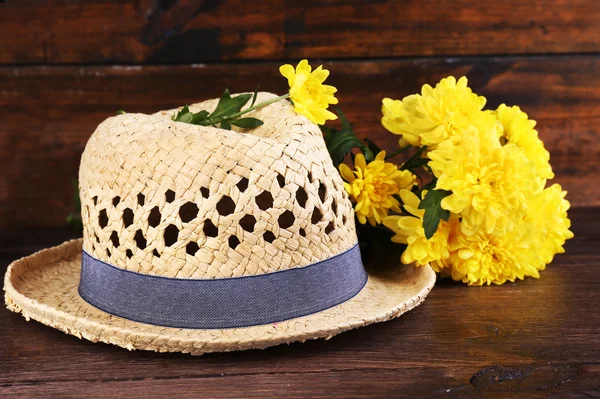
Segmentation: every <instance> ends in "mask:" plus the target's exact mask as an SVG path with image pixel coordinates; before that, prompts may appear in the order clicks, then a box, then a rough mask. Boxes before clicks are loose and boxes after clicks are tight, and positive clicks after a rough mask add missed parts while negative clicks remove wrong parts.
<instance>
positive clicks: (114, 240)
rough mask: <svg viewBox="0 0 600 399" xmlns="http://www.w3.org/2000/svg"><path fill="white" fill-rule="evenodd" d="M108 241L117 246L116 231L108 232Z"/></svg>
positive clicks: (117, 236) (117, 237)
mask: <svg viewBox="0 0 600 399" xmlns="http://www.w3.org/2000/svg"><path fill="white" fill-rule="evenodd" d="M110 241H111V242H112V245H113V247H115V248H118V247H119V245H120V243H119V235H118V234H117V232H116V231H113V232H112V233H111V234H110Z"/></svg>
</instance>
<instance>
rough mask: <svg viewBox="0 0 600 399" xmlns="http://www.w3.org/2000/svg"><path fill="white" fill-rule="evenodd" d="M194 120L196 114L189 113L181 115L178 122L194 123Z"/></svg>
mask: <svg viewBox="0 0 600 399" xmlns="http://www.w3.org/2000/svg"><path fill="white" fill-rule="evenodd" d="M193 119H194V114H193V113H191V112H188V113H187V114H183V115H181V117H180V118H179V120H178V122H184V123H192V120H193Z"/></svg>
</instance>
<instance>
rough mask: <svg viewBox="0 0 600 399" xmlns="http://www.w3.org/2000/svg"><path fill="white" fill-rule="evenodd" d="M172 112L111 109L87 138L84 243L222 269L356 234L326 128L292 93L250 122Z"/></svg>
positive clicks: (143, 268)
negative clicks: (239, 124)
mask: <svg viewBox="0 0 600 399" xmlns="http://www.w3.org/2000/svg"><path fill="white" fill-rule="evenodd" d="M273 97H275V96H274V95H273V94H269V93H260V94H259V96H258V99H257V101H259V102H260V101H265V100H268V99H270V98H273ZM215 106H216V101H215V100H211V101H207V102H204V103H201V104H196V105H193V106H192V107H190V109H191V110H193V111H196V112H197V111H199V110H201V109H209V110H212V109H214V107H215ZM174 112H175V110H171V111H164V112H159V113H157V114H154V115H143V114H125V115H120V116H116V117H112V118H108V119H107V120H106V121H104V122H103V123H102V124H100V126H98V128H97V129H96V132H95V133H94V134H93V135H92V137H91V138H90V140H89V141H88V144H87V146H86V148H85V151H84V153H83V156H82V159H81V167H80V173H79V181H80V196H81V202H82V217H83V220H84V226H85V228H84V249H85V251H86V252H88V253H89V254H91V255H92V256H94V257H95V258H97V259H100V260H103V261H105V262H108V263H110V264H112V265H115V266H117V267H120V268H123V269H127V270H131V271H135V272H139V273H145V274H154V275H161V276H166V277H178V278H225V277H239V276H247V275H255V274H262V273H269V272H274V271H277V270H283V269H288V268H291V267H301V266H306V265H308V264H311V263H314V262H317V261H319V260H323V259H326V258H329V257H331V256H333V255H336V254H338V253H340V252H343V251H345V250H347V249H349V248H351V247H352V246H353V245H354V244H356V232H355V227H354V213H353V209H352V205H351V203H350V201H349V199H348V196H347V194H346V192H345V191H344V189H343V182H342V180H341V177H340V175H339V173H338V172H337V171H336V170H335V168H334V167H333V164H332V162H331V159H330V158H329V154H328V152H327V149H326V147H325V143H324V141H323V138H322V134H321V132H320V130H319V128H318V127H317V126H316V125H314V124H313V123H310V122H309V121H308V120H307V119H306V118H305V117H303V116H300V115H297V114H296V113H295V112H294V111H293V107H292V106H291V104H289V103H288V102H287V101H280V102H277V103H275V104H271V105H269V106H267V107H264V108H261V109H259V110H257V111H254V112H251V113H249V114H248V115H249V116H253V117H256V118H259V119H261V120H263V121H264V122H265V123H264V125H263V126H260V127H258V128H257V129H253V130H250V131H249V132H248V133H241V132H239V131H227V130H222V129H218V128H214V127H211V126H209V127H202V126H195V125H190V124H187V123H182V122H173V121H171V115H172V114H173V113H174Z"/></svg>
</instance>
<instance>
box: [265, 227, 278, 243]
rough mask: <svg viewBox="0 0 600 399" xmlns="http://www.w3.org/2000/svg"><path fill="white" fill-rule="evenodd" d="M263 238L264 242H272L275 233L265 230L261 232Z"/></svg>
mask: <svg viewBox="0 0 600 399" xmlns="http://www.w3.org/2000/svg"><path fill="white" fill-rule="evenodd" d="M263 238H264V240H265V241H266V242H268V243H272V242H273V241H275V234H273V232H272V231H268V230H267V231H265V234H263Z"/></svg>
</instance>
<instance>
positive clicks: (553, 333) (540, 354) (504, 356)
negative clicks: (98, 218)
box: [0, 208, 600, 398]
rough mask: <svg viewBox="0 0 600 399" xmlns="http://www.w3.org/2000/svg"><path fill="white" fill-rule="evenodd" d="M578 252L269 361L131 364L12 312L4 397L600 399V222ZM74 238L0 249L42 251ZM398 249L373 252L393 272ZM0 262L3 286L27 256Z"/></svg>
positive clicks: (2, 330) (447, 292)
mask: <svg viewBox="0 0 600 399" xmlns="http://www.w3.org/2000/svg"><path fill="white" fill-rule="evenodd" d="M572 219H573V226H574V227H573V229H574V232H575V238H574V239H573V240H571V241H569V242H568V243H567V251H566V253H565V254H564V255H560V256H557V257H556V259H555V261H554V262H553V263H552V264H551V265H550V266H549V267H548V269H547V270H546V271H544V272H542V274H541V278H540V279H538V280H536V279H527V280H524V281H519V282H517V283H512V284H505V285H503V286H492V287H480V288H468V287H466V286H464V285H462V284H459V283H453V282H449V281H441V282H438V283H437V285H436V287H435V288H434V289H433V291H432V292H431V293H430V294H429V296H428V298H427V300H426V301H425V302H424V303H423V304H422V305H421V306H420V307H418V308H417V309H416V310H414V311H412V312H410V313H408V314H406V315H403V316H402V317H401V318H400V319H398V320H394V321H390V322H386V323H380V324H375V325H373V326H369V327H365V328H360V329H357V330H353V331H349V332H346V333H343V334H341V335H339V336H336V337H334V338H332V339H331V340H328V341H325V340H317V341H308V342H306V343H303V344H292V345H283V346H278V347H273V348H269V349H267V350H264V351H260V350H253V351H245V352H234V353H223V354H209V355H204V356H201V357H192V356H189V355H182V354H155V353H151V352H128V351H126V350H124V349H121V348H118V347H115V346H111V345H106V344H93V343H91V342H88V341H85V340H79V339H77V338H75V337H73V336H68V335H65V334H63V333H61V332H59V331H57V330H54V329H51V328H49V327H46V326H43V325H41V324H39V323H37V322H33V321H32V322H25V320H24V319H23V318H22V317H21V316H20V315H17V314H14V313H11V312H9V311H8V310H6V309H5V308H4V307H0V336H2V337H3V339H2V341H1V342H0V396H1V397H23V398H29V397H46V396H52V397H89V396H91V397H99V398H101V397H120V396H122V395H125V394H126V395H128V397H137V396H142V395H143V396H144V397H149V398H155V397H156V398H159V397H164V396H165V395H167V394H168V395H170V396H173V397H178V398H179V397H182V398H183V397H197V396H199V395H202V396H204V397H220V398H233V397H240V396H243V397H248V398H255V397H256V398H258V397H261V398H264V397H282V396H285V397H290V398H296V397H323V398H324V397H332V396H335V397H425V396H442V395H450V397H482V396H485V397H507V396H511V397H513V396H514V395H516V396H517V397H528V398H537V397H540V398H541V397H547V395H549V394H553V395H554V396H556V395H558V396H569V395H570V396H577V395H584V394H585V395H587V396H589V397H595V396H597V395H599V394H600V390H599V387H600V364H599V363H598V356H597V354H598V349H599V348H600V336H599V335H598V333H597V331H598V328H599V327H600V314H599V313H598V312H595V311H594V308H593V306H594V305H595V304H596V303H598V301H599V300H600V294H599V291H598V289H597V288H598V286H599V285H600V275H599V274H598V273H597V265H598V262H599V260H600V252H599V251H598V248H599V243H600V242H599V241H600V236H599V235H598V231H600V229H599V227H600V226H599V221H600V208H587V209H575V210H574V211H573V212H572ZM66 236H70V235H69V234H68V233H65V232H64V231H55V232H54V233H52V231H46V232H44V231H37V230H28V231H23V232H20V233H4V234H1V235H0V237H2V239H3V240H4V242H7V243H8V242H10V243H11V245H12V246H15V247H21V248H28V249H30V250H34V249H38V248H43V247H45V246H49V245H55V244H57V243H58V242H60V241H61V240H62V239H63V238H65V237H66ZM397 250H398V247H397V246H386V247H384V248H382V249H381V250H380V251H374V252H373V257H372V258H370V259H369V260H368V263H369V264H370V265H374V264H377V265H380V266H381V265H386V266H388V267H389V266H392V265H393V264H394V263H395V262H397V261H398V253H397ZM24 254H25V253H23V254H16V253H13V254H10V255H7V256H0V258H1V260H0V262H1V263H0V274H3V272H4V268H5V266H6V264H7V263H8V262H9V261H10V260H13V259H14V258H15V257H17V256H22V255H24Z"/></svg>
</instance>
